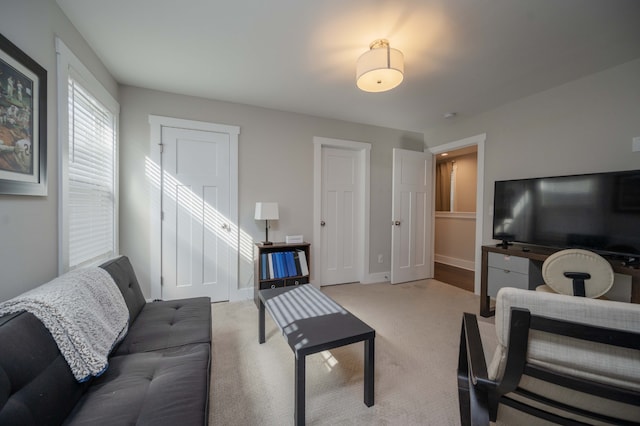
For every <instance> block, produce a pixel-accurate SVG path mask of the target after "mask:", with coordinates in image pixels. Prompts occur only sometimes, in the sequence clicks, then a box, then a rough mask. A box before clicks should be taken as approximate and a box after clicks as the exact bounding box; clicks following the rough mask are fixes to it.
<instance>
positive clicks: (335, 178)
mask: <svg viewBox="0 0 640 426" xmlns="http://www.w3.org/2000/svg"><path fill="white" fill-rule="evenodd" d="M359 155H360V154H359V152H358V151H353V150H348V149H336V148H325V147H323V148H322V201H321V204H322V219H321V222H320V224H321V230H320V232H321V239H322V242H321V246H322V254H321V262H322V266H321V267H322V271H321V277H322V282H321V285H330V284H342V283H350V282H355V281H358V279H359V278H358V272H359V267H358V261H359V259H360V254H359V251H358V250H359V243H358V238H361V236H360V235H359V232H358V229H359V227H358V223H356V222H357V221H358V220H360V219H359V218H360V217H361V212H360V207H359V206H360V196H361V194H360V191H361V188H360V186H361V185H360V169H359V168H360V161H359Z"/></svg>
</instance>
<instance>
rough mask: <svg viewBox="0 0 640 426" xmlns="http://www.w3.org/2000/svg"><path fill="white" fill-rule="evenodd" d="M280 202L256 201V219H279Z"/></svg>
mask: <svg viewBox="0 0 640 426" xmlns="http://www.w3.org/2000/svg"><path fill="white" fill-rule="evenodd" d="M278 218H279V215H278V203H262V202H258V203H256V214H255V217H254V219H255V220H278Z"/></svg>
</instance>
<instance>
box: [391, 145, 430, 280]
mask: <svg viewBox="0 0 640 426" xmlns="http://www.w3.org/2000/svg"><path fill="white" fill-rule="evenodd" d="M431 163H432V155H431V154H430V153H429V154H426V153H424V152H419V151H408V150H404V149H394V150H393V184H392V185H393V190H392V192H393V201H392V203H393V211H392V220H393V224H392V235H391V245H392V247H391V284H397V283H402V282H407V281H415V280H421V279H425V278H431V277H432V275H433V271H432V269H433V267H432V261H431V225H432V223H431V216H432V213H431V211H432V208H431V202H432V201H431V200H432V196H431V187H432V185H431V181H432V170H431Z"/></svg>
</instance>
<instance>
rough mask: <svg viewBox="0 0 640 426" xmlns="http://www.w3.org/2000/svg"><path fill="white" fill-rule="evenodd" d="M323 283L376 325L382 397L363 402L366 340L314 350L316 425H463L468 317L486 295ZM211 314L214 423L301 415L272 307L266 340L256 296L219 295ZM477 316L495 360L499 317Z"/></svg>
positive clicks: (427, 283) (423, 284)
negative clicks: (461, 382)
mask: <svg viewBox="0 0 640 426" xmlns="http://www.w3.org/2000/svg"><path fill="white" fill-rule="evenodd" d="M322 291H323V292H325V293H326V294H327V295H328V296H330V297H331V298H333V299H334V300H335V301H337V302H338V303H339V304H341V305H342V306H344V307H345V308H346V309H347V310H349V311H350V312H351V313H353V314H354V315H356V316H357V317H359V318H360V319H361V320H363V321H364V322H365V323H367V324H368V325H369V326H371V327H373V328H374V329H375V330H376V344H375V348H376V358H375V405H373V406H372V407H367V406H366V405H364V402H363V366H364V365H363V356H364V344H363V343H362V342H360V343H355V344H352V345H348V346H344V347H341V348H338V349H334V350H331V351H326V352H322V353H318V354H315V355H311V356H308V357H307V367H306V371H307V375H306V380H307V382H306V423H307V425H443V426H444V425H458V424H460V421H459V412H458V395H457V385H456V368H457V362H458V345H459V338H460V325H461V319H462V313H463V312H472V313H477V312H478V309H479V298H478V296H476V295H474V294H473V293H470V292H467V291H464V290H461V289H459V288H456V287H453V286H450V285H447V284H443V283H441V282H439V281H436V280H424V281H415V282H412V283H405V284H398V285H391V284H389V283H382V284H368V285H361V284H344V285H338V286H327V287H323V288H322ZM212 313H213V358H212V375H211V376H212V379H211V401H210V424H212V425H216V426H217V425H225V426H226V425H274V426H275V425H278V426H280V425H290V424H293V412H294V404H293V402H294V356H293V352H292V351H291V349H290V348H289V347H288V345H287V344H286V342H285V340H284V338H283V337H282V336H281V335H280V331H279V329H278V328H277V326H276V325H275V323H274V322H273V321H272V320H271V318H270V317H269V314H268V313H267V315H266V328H265V331H266V339H267V340H266V342H265V343H264V344H262V345H260V344H259V343H258V309H257V308H256V306H255V304H254V303H253V301H242V302H233V303H216V304H213V305H212ZM478 319H479V326H480V332H481V335H482V340H483V344H484V347H485V353H486V356H487V362H489V361H490V360H491V356H492V355H493V349H494V348H495V342H496V338H495V329H494V326H493V320H492V319H485V318H481V317H478Z"/></svg>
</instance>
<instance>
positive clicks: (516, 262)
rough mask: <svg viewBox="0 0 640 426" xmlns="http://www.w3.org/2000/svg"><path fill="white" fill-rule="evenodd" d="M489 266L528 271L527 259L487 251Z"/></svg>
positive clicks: (523, 272) (524, 272)
mask: <svg viewBox="0 0 640 426" xmlns="http://www.w3.org/2000/svg"><path fill="white" fill-rule="evenodd" d="M488 260H489V267H490V268H497V269H504V270H507V271H514V272H520V273H521V274H528V273H529V259H526V258H524V257H518V256H505V255H504V254H500V253H489V259H488Z"/></svg>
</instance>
